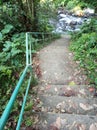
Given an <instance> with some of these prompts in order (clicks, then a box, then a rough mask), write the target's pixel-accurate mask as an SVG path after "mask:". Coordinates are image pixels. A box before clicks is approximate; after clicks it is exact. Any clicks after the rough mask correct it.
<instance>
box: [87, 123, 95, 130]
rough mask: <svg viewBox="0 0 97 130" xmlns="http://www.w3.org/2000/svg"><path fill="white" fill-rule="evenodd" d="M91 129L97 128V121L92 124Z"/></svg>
mask: <svg viewBox="0 0 97 130" xmlns="http://www.w3.org/2000/svg"><path fill="white" fill-rule="evenodd" d="M89 130H97V123H94V124H91V125H90V128H89Z"/></svg>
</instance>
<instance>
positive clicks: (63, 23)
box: [50, 8, 95, 33]
mask: <svg viewBox="0 0 97 130" xmlns="http://www.w3.org/2000/svg"><path fill="white" fill-rule="evenodd" d="M83 12H84V14H83V15H82V16H81V15H80V14H79V15H78V14H77V13H76V14H74V13H70V12H69V11H63V10H58V14H57V19H53V18H52V19H50V24H51V25H53V27H54V31H53V32H56V33H64V32H67V31H69V32H72V31H79V30H80V27H81V25H82V24H83V23H85V22H89V21H90V20H91V16H92V17H93V15H94V14H95V13H94V10H93V9H89V8H87V9H85V10H84V11H83Z"/></svg>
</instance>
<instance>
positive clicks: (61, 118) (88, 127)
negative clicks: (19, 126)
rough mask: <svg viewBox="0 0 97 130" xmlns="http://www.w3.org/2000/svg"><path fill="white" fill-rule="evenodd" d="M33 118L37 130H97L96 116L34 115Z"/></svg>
mask: <svg viewBox="0 0 97 130" xmlns="http://www.w3.org/2000/svg"><path fill="white" fill-rule="evenodd" d="M33 118H34V119H35V120H34V121H35V122H34V125H33V129H35V128H37V130H97V116H89V115H75V114H54V113H35V114H33ZM94 128H95V129H94ZM35 130H36V129H35Z"/></svg>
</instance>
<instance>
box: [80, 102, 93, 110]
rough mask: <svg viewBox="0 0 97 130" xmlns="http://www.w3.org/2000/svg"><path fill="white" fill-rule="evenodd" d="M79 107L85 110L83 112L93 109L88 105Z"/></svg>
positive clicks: (81, 104)
mask: <svg viewBox="0 0 97 130" xmlns="http://www.w3.org/2000/svg"><path fill="white" fill-rule="evenodd" d="M79 105H80V107H81V108H82V109H83V110H85V111H88V110H91V109H93V106H90V105H89V104H83V103H80V104H79Z"/></svg>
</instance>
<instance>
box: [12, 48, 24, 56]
mask: <svg viewBox="0 0 97 130" xmlns="http://www.w3.org/2000/svg"><path fill="white" fill-rule="evenodd" d="M21 52H22V51H21V50H19V49H17V48H12V50H11V56H15V55H16V54H19V53H21Z"/></svg>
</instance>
